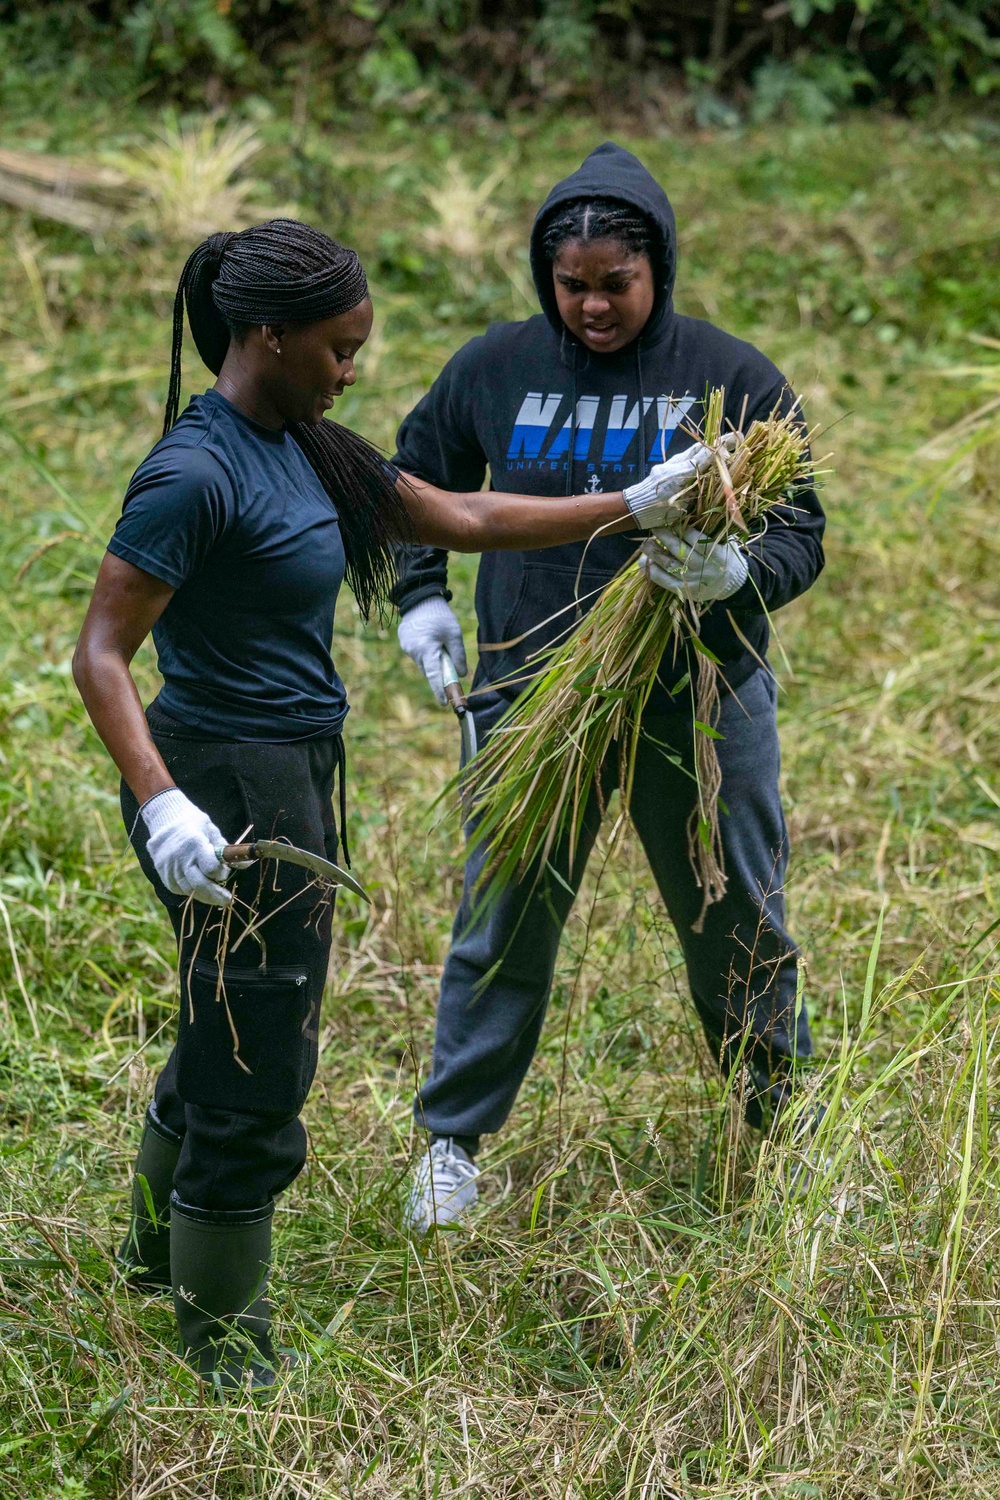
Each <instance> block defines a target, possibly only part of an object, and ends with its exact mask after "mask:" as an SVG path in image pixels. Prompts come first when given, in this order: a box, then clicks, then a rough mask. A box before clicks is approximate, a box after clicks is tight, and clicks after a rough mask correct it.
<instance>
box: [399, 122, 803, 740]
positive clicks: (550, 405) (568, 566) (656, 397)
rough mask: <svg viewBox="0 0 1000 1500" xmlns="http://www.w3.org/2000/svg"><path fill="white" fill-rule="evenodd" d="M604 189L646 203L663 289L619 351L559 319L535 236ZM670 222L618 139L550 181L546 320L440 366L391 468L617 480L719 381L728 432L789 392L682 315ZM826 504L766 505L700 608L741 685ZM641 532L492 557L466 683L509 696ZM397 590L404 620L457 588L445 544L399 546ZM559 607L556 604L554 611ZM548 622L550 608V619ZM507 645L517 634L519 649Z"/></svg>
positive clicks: (565, 482) (538, 224)
mask: <svg viewBox="0 0 1000 1500" xmlns="http://www.w3.org/2000/svg"><path fill="white" fill-rule="evenodd" d="M597 197H601V198H611V199H615V200H618V201H621V202H622V203H625V204H628V205H629V206H630V207H631V208H634V209H638V210H639V211H640V212H641V213H642V214H643V215H644V216H645V218H646V219H647V221H648V222H649V223H650V225H651V228H652V231H653V250H652V261H653V274H654V279H655V282H656V300H655V303H654V307H653V311H652V313H651V315H650V318H649V320H648V322H647V323H646V325H645V327H644V329H643V331H642V333H641V335H640V336H639V338H637V339H635V340H634V341H633V342H632V343H631V344H629V345H627V346H626V347H625V348H624V349H621V350H618V351H616V352H615V353H613V354H606V355H602V354H594V353H592V352H591V351H589V350H588V349H587V348H586V347H585V346H584V345H583V344H582V343H580V342H579V341H578V340H577V339H576V338H574V337H573V335H571V334H570V332H569V330H568V329H567V328H566V327H565V325H564V324H563V322H562V320H561V318H560V316H559V312H558V309H557V306H556V298H555V289H554V286H553V280H552V267H551V264H550V262H549V260H548V257H547V256H546V254H545V251H544V249H543V246H542V236H543V233H544V230H545V226H546V224H547V223H548V221H549V220H550V219H551V217H552V215H553V214H554V213H555V211H556V210H558V209H560V208H562V207H563V206H564V205H566V204H567V203H570V202H572V201H574V200H577V199H581V198H597ZM676 243H677V241H676V231H675V227H674V215H673V210H672V209H671V207H670V204H669V202H668V200H667V197H666V194H665V193H664V192H663V190H662V189H661V188H660V187H659V185H658V184H657V183H656V182H655V181H654V179H653V177H652V176H651V175H650V173H649V172H648V171H647V170H646V168H645V167H644V166H643V165H642V163H641V162H640V161H639V160H638V159H637V158H636V157H635V156H633V155H632V154H631V152H629V151H626V150H625V149H624V148H623V147H621V146H617V145H615V144H614V143H612V142H606V143H605V144H604V145H603V146H599V147H598V148H597V150H596V151H593V152H592V153H591V154H590V156H588V157H587V159H586V161H584V163H583V165H582V166H581V167H580V168H579V170H578V171H576V172H574V173H573V174H572V175H571V176H569V177H567V178H566V179H565V180H564V181H563V182H560V183H559V184H557V186H556V187H555V188H553V190H552V192H551V193H550V194H549V196H548V198H547V199H546V200H545V203H544V204H543V205H542V208H541V209H540V211H539V213H538V215H537V217H536V219H535V223H534V227H533V229H532V235H531V266H532V273H533V275H534V280H535V287H536V289H537V292H538V297H539V301H540V302H541V305H542V314H541V315H539V316H535V317H533V318H529V319H527V320H526V321H525V322H521V323H494V324H492V325H491V326H490V327H489V329H488V330H487V332H486V333H485V334H483V335H481V336H480V337H478V338H473V339H470V340H469V342H468V343H467V344H465V345H464V346H463V348H461V349H460V350H459V351H458V353H457V354H455V355H454V356H453V358H452V359H451V360H449V362H448V364H447V365H446V366H445V368H444V369H443V370H442V372H441V374H440V375H439V376H438V378H437V380H435V382H434V384H433V385H432V387H431V389H430V390H429V391H428V392H427V394H426V395H425V396H424V397H423V399H422V400H421V401H420V402H419V403H418V405H417V406H416V407H415V408H414V410H413V411H412V412H411V413H410V415H409V416H408V417H407V418H406V419H405V421H404V422H403V424H402V426H401V427H400V429H399V434H398V437H397V451H396V455H395V459H394V462H395V463H396V464H397V465H398V466H399V467H400V468H401V469H405V470H407V471H409V472H410V473H412V474H415V475H416V476H417V477H418V478H420V479H424V480H427V481H428V482H430V483H432V484H435V485H439V486H440V487H441V488H443V489H449V490H478V489H480V488H481V487H482V484H483V480H484V478H485V475H486V471H487V468H488V469H489V473H490V484H491V487H492V488H493V489H494V490H500V491H506V492H507V493H514V494H517V493H523V494H531V495H554V496H558V495H568V494H581V493H583V492H585V491H595V492H596V491H607V490H617V489H622V488H624V487H625V486H627V485H629V484H634V483H635V482H636V481H637V480H639V479H641V478H643V477H644V476H645V475H646V474H647V473H648V472H649V469H650V468H651V467H652V465H653V464H655V463H659V462H661V461H662V460H663V459H665V458H668V457H672V456H673V455H674V454H676V453H679V452H681V451H683V450H684V449H685V448H687V447H688V446H689V445H690V444H691V443H692V442H693V441H694V437H693V435H692V434H693V432H694V431H695V430H696V429H697V428H698V426H699V425H700V423H701V421H702V417H703V402H704V397H705V395H706V393H707V392H708V390H709V389H711V388H713V387H716V386H723V387H724V388H725V391H726V411H725V415H726V419H727V422H731V423H732V424H733V425H739V424H740V422H741V418H742V423H743V425H744V426H745V425H747V424H749V422H751V421H753V420H754V419H755V418H758V417H760V418H762V417H766V416H767V415H768V414H769V413H770V412H771V411H772V410H773V409H774V407H775V406H779V405H780V406H781V408H782V410H784V411H787V410H788V409H789V407H790V405H791V404H792V402H793V399H794V398H793V397H792V394H791V392H790V391H789V390H788V387H787V384H786V382H785V380H784V378H783V376H782V375H781V373H780V372H779V371H778V370H777V369H776V368H775V366H774V365H773V364H772V363H771V362H770V360H768V359H766V358H765V356H764V355H763V354H761V353H760V352H759V351H758V350H757V349H755V348H754V347H753V345H752V344H748V343H744V342H743V341H742V340H740V339H737V338H734V337H732V336H731V335H730V334H727V333H723V332H722V330H721V329H718V328H715V327H714V326H713V325H712V324H711V323H706V322H703V321H701V320H700V319H697V318H688V317H683V316H681V315H680V314H678V313H676V312H675V311H674V309H673V304H672V293H673V285H674V275H675V269H676V259H677V256H676ZM824 524H825V522H824V517H823V511H822V508H821V506H820V503H819V500H818V498H817V496H816V493H815V491H814V490H813V489H811V488H808V489H807V488H800V489H799V490H797V492H796V494H795V501H794V506H787V507H786V506H781V507H778V508H777V510H776V511H772V512H771V514H770V516H769V518H768V524H767V527H766V528H765V529H762V530H761V531H760V532H759V534H758V535H756V536H755V537H753V539H752V540H751V542H750V544H749V548H748V550H749V554H750V575H749V577H748V579H747V581H746V583H745V584H744V585H743V586H742V587H741V588H740V590H739V591H738V592H737V593H736V594H734V595H732V596H731V597H730V598H728V599H725V600H722V601H720V602H719V603H717V604H715V605H713V606H712V608H711V609H710V610H709V611H708V612H707V614H706V615H705V616H704V617H703V623H702V639H703V640H704V642H705V644H706V645H707V646H708V647H709V648H710V650H712V651H713V652H714V653H715V655H716V656H718V657H719V658H720V660H721V662H722V675H723V678H724V681H725V682H726V683H727V684H728V686H729V687H731V688H734V689H735V688H738V687H739V686H740V685H741V684H742V683H744V682H745V681H746V680H747V679H748V678H749V677H750V676H751V675H752V673H753V672H755V671H756V670H757V668H758V666H759V665H760V662H761V661H762V659H763V658H764V656H765V654H766V651H767V645H768V634H769V632H768V620H767V616H768V613H769V612H770V611H772V610H775V609H779V608H780V607H781V606H782V605H784V604H787V603H789V601H790V600H792V599H794V598H796V597H797V596H798V595H799V594H801V593H803V592H804V591H805V590H806V589H807V588H809V586H810V585H811V584H812V583H813V582H814V580H815V579H816V577H817V575H818V574H819V572H820V569H821V568H822V566H823V545H822V539H823V529H824ZM640 539H641V538H639V537H638V536H636V535H627V534H619V535H615V536H598V537H597V538H596V539H595V540H593V541H591V542H590V543H583V542H573V543H569V544H567V545H563V546H558V547H548V548H545V549H543V550H540V551H534V552H520V551H511V552H507V551H504V552H486V553H484V554H483V556H482V559H481V562H480V566H479V574H478V579H477V584H476V614H477V618H478V624H479V630H478V640H479V644H480V648H481V649H482V647H484V646H496V645H499V644H501V643H504V642H511V643H512V644H511V645H510V646H509V647H507V648H506V649H504V650H500V651H496V650H492V651H484V652H483V653H482V654H481V655H480V659H479V667H478V669H477V672H476V677H475V686H476V687H479V688H482V687H484V686H485V685H486V684H487V683H492V684H495V685H496V686H497V687H498V688H499V690H500V691H501V693H502V694H503V695H504V696H505V697H510V698H513V697H514V696H516V694H517V693H518V691H520V686H521V684H523V682H524V681H525V679H526V677H527V676H528V675H530V672H531V667H530V666H528V667H527V668H526V663H527V662H528V659H529V658H530V657H531V656H532V654H533V653H535V652H537V651H539V650H540V649H541V648H544V647H545V646H546V645H548V644H550V643H551V642H553V641H554V640H556V639H558V638H560V637H561V636H562V635H563V634H564V633H565V631H566V629H567V628H568V626H569V625H571V624H572V622H573V620H574V618H575V617H576V614H577V611H576V609H574V607H573V606H574V603H575V602H576V603H577V604H578V606H579V608H582V609H586V608H587V607H588V606H589V605H590V604H592V603H593V602H594V599H595V598H596V597H597V594H598V593H599V591H600V590H601V588H603V587H604V585H605V584H606V583H607V582H608V580H609V579H610V578H611V577H612V576H613V575H614V574H615V573H616V572H617V571H618V570H619V569H620V568H621V567H623V566H624V565H625V563H626V562H627V561H628V560H629V558H630V557H631V556H633V555H634V553H635V550H636V546H637V544H638V541H639V540H640ZM398 569H399V576H398V582H397V585H396V588H395V590H394V599H395V602H396V603H397V605H398V606H399V608H400V610H401V611H402V612H403V613H404V614H405V612H406V611H407V610H408V609H411V608H412V607H413V606H414V605H416V604H418V603H419V602H420V601H421V600H422V599H426V598H429V597H431V596H433V595H439V596H443V597H444V598H446V599H447V598H450V597H451V595H450V594H449V592H448V575H447V553H446V552H444V551H442V550H440V549H439V548H433V547H410V548H407V549H405V551H402V552H401V553H400V557H399V563H398ZM560 612H562V613H560ZM552 616H556V618H555V619H553V618H551V617H552ZM515 642H516V644H513V643H515ZM689 670H696V664H695V663H691V662H688V661H687V660H686V658H685V656H684V655H683V653H682V654H680V655H678V656H677V657H676V658H675V657H674V656H673V654H672V653H671V655H670V656H669V658H668V657H665V658H664V660H663V662H662V664H661V668H660V673H659V684H658V687H657V689H656V691H655V692H654V695H653V698H652V699H651V701H650V710H652V711H656V710H657V709H659V710H660V711H662V710H663V709H665V708H667V707H668V706H669V705H671V704H672V703H681V704H683V703H686V702H690V699H689V697H688V694H687V693H686V692H685V693H682V694H680V695H679V696H678V698H677V699H675V700H671V699H670V698H669V696H668V694H669V692H670V689H671V688H672V687H674V686H676V684H677V683H678V682H679V681H680V680H681V678H682V677H683V675H684V674H685V673H687V672H688V671H689Z"/></svg>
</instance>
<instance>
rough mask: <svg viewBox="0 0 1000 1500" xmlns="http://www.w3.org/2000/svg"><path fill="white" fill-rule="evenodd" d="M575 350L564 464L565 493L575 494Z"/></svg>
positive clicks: (575, 353) (574, 351) (574, 352)
mask: <svg viewBox="0 0 1000 1500" xmlns="http://www.w3.org/2000/svg"><path fill="white" fill-rule="evenodd" d="M576 362H577V351H576V349H575V348H574V350H573V393H572V395H571V397H570V408H569V461H568V462H567V464H566V493H567V495H572V494H575V490H574V488H573V469H574V466H575V464H576V402H577V379H576Z"/></svg>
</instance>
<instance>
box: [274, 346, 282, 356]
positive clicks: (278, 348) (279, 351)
mask: <svg viewBox="0 0 1000 1500" xmlns="http://www.w3.org/2000/svg"><path fill="white" fill-rule="evenodd" d="M274 352H275V354H280V353H281V345H280V344H279V345H278V347H277V349H275V351H274Z"/></svg>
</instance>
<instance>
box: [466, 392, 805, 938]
mask: <svg viewBox="0 0 1000 1500" xmlns="http://www.w3.org/2000/svg"><path fill="white" fill-rule="evenodd" d="M724 405H725V393H724V392H723V391H722V390H715V391H713V392H712V393H711V395H710V397H709V399H708V401H707V403H706V413H705V421H704V424H703V430H702V432H701V433H699V434H692V435H694V436H698V437H700V439H701V441H702V442H704V443H706V444H708V445H709V446H710V447H712V448H713V449H714V450H715V457H714V462H712V463H711V464H709V465H708V467H706V468H705V469H703V470H702V471H701V472H700V473H699V475H698V476H697V478H696V479H695V480H693V481H692V483H691V484H690V485H689V486H688V487H687V489H685V490H683V491H682V492H681V493H680V494H679V495H677V496H676V497H675V500H674V508H673V510H672V512H671V516H670V519H669V523H668V524H669V525H670V527H671V529H672V530H676V531H677V532H679V533H683V532H684V531H685V530H687V528H688V527H690V526H696V527H698V528H699V529H700V530H701V531H703V532H705V533H707V534H708V535H709V536H711V537H713V538H716V539H718V540H719V541H720V542H725V541H729V540H731V539H737V538H741V537H744V536H746V535H747V533H748V532H749V530H750V528H751V527H752V526H755V523H757V522H761V521H762V520H763V519H764V518H765V517H766V515H767V512H768V511H769V510H770V509H771V508H772V507H773V506H775V505H777V504H779V503H781V504H784V505H789V504H792V503H794V502H793V493H794V489H795V487H796V484H797V483H801V482H802V479H803V477H804V475H803V470H804V467H805V464H806V458H807V444H808V434H807V433H806V431H805V429H804V428H803V426H802V423H801V419H800V418H799V417H798V416H797V414H796V413H794V412H792V413H790V414H788V415H785V416H782V415H781V414H780V412H779V410H778V409H777V408H776V409H775V410H774V411H773V412H772V413H771V415H770V416H769V417H768V418H767V419H766V420H765V421H757V422H754V423H752V425H751V426H750V428H749V429H748V431H747V432H746V433H742V432H738V433H737V435H736V446H735V449H734V450H733V451H732V452H730V451H729V450H728V448H727V446H726V445H725V444H724V441H723V439H724V436H725V435H724V434H723V432H722V421H723V411H724ZM731 441H732V440H731V439H730V442H731ZM755 529H757V528H756V527H755ZM634 562H635V560H634V559H632V562H631V564H630V565H629V566H627V567H626V568H624V569H623V570H622V571H621V572H620V573H618V574H617V575H616V576H615V577H614V578H613V579H612V581H611V582H610V583H609V584H608V586H607V588H606V589H605V590H604V591H603V593H602V594H601V596H600V598H599V599H598V601H597V603H596V604H595V605H594V607H593V609H592V610H591V611H590V613H589V614H588V615H587V617H586V618H585V619H584V620H583V622H582V623H581V624H580V625H579V626H577V628H576V629H575V630H574V631H573V632H572V634H571V635H569V636H568V637H567V638H566V639H565V640H564V641H563V642H562V644H561V645H559V646H557V647H556V648H555V649H554V650H552V651H551V652H549V653H546V655H547V663H546V665H545V666H544V669H543V670H542V671H541V673H540V675H539V676H538V677H536V679H535V681H534V683H533V685H532V687H531V688H530V689H529V690H528V691H527V692H526V693H525V694H524V695H523V696H522V697H520V698H519V699H518V701H517V702H516V703H515V704H514V706H513V707H512V708H511V709H510V710H509V711H508V712H507V713H506V714H505V715H504V717H503V719H501V721H500V723H499V724H498V726H497V728H496V729H495V731H494V733H493V735H492V737H491V738H490V740H489V741H488V743H487V745H486V746H485V748H484V749H483V750H482V751H481V753H480V754H479V755H477V756H476V757H475V759H474V760H473V761H472V762H471V764H470V765H469V766H467V767H466V768H465V770H464V771H463V772H462V774H461V776H460V778H456V779H455V782H453V783H452V785H453V786H454V785H457V784H458V783H459V782H460V784H461V791H462V793H463V798H464V800H465V805H466V807H467V808H468V809H469V810H470V811H471V814H472V817H473V818H474V820H475V826H474V829H473V832H472V834H471V842H472V844H473V846H480V845H482V846H485V847H486V848H488V850H489V858H488V859H487V861H486V865H485V868H484V872H483V876H482V880H481V882H480V887H479V892H478V906H477V910H478V911H479V912H482V911H483V910H484V909H486V908H488V907H489V906H490V905H492V904H493V902H494V901H495V899H496V896H497V895H498V894H499V892H500V890H501V889H502V888H503V887H504V886H505V885H507V884H508V883H510V882H511V881H514V880H519V879H522V878H523V877H524V875H525V873H526V872H527V871H529V870H532V869H534V870H535V872H536V874H535V878H536V879H537V878H538V877H539V876H540V875H541V873H542V871H543V870H544V869H545V867H546V863H547V861H548V860H549V859H550V857H551V855H552V853H553V851H554V850H555V849H557V848H558V847H559V846H560V845H561V844H562V842H563V840H566V842H567V846H568V851H569V861H570V864H572V861H573V858H574V856H575V852H576V845H577V841H578V839H579V835H580V830H581V824H582V819H583V815H584V811H585V809H586V806H587V802H588V799H589V797H590V794H591V792H592V790H593V787H594V785H595V778H596V777H597V776H598V772H599V770H600V766H601V763H602V762H603V760H604V758H605V756H606V755H607V753H608V751H609V750H610V748H611V746H612V744H615V743H616V744H617V746H618V754H619V776H620V789H621V794H622V801H623V806H624V807H626V808H627V807H628V803H629V797H630V793H631V788H632V780H633V776H634V771H635V760H636V752H637V750H638V746H639V738H640V734H641V732H642V731H641V721H642V714H643V710H644V708H645V706H646V703H647V701H648V699H649V695H650V692H651V691H652V688H653V685H654V683H655V681H656V674H657V670H658V668H659V665H660V661H661V659H662V657H663V655H664V653H665V652H670V653H671V655H673V654H675V653H676V652H678V651H683V650H684V649H685V647H686V646H690V648H692V649H691V652H690V653H689V655H688V660H689V663H690V665H691V667H692V670H691V673H690V676H689V677H687V678H686V679H685V680H683V685H682V687H681V691H683V690H684V688H687V690H688V691H689V692H690V693H691V697H692V708H693V714H692V718H693V734H694V767H695V781H696V795H695V796H694V797H693V804H694V805H693V810H692V814H691V819H690V822H689V825H688V849H689V854H690V857H691V862H692V866H693V868H694V871H695V875H696V878H697V880H698V884H699V886H700V888H701V890H702V892H703V898H704V899H703V906H702V911H701V914H700V916H699V918H698V922H697V923H696V930H700V929H701V924H702V922H703V920H704V915H705V910H706V909H707V907H708V906H709V905H710V904H711V903H712V902H713V901H718V900H719V899H720V898H721V897H722V895H723V894H724V892H725V888H726V879H725V871H724V868H723V859H722V845H721V838H720V833H719V786H720V782H721V776H720V771H719V762H718V755H717V753H716V749H715V743H714V741H715V740H716V739H718V738H719V736H718V732H717V730H716V729H715V727H714V726H715V722H716V720H717V717H718V710H719V672H718V666H719V663H718V658H717V657H715V656H714V655H713V654H712V652H711V651H710V650H709V649H708V647H707V646H705V645H704V643H703V642H702V640H701V638H700V617H701V614H702V613H703V612H704V610H705V609H707V608H708V606H707V605H702V606H698V605H694V604H691V603H688V604H685V603H683V602H682V601H681V600H680V599H678V598H677V597H676V595H674V594H672V593H670V592H669V591H667V590H664V589H661V588H659V587H658V586H657V585H656V584H652V583H650V582H648V580H647V578H646V576H645V574H644V573H643V572H642V571H640V569H639V568H638V567H636V566H635V565H634ZM540 656H541V653H539V657H536V658H534V660H539V658H540Z"/></svg>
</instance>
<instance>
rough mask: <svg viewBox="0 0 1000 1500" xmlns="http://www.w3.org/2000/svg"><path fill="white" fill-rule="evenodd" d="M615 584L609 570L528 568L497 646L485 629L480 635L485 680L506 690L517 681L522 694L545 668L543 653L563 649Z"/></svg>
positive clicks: (530, 565) (524, 568)
mask: <svg viewBox="0 0 1000 1500" xmlns="http://www.w3.org/2000/svg"><path fill="white" fill-rule="evenodd" d="M609 582H610V577H609V575H608V573H607V572H606V571H605V570H604V569H603V568H602V569H594V568H583V569H582V570H580V569H577V568H574V567H559V566H555V565H553V564H552V563H548V562H546V563H541V564H539V563H531V562H527V563H524V564H523V565H522V571H521V581H520V587H519V588H518V591H517V594H516V595H515V597H514V602H513V604H512V605H511V607H510V608H509V610H508V611H507V613H506V615H505V616H502V617H501V619H502V623H501V626H500V630H499V632H498V638H497V639H495V640H492V641H491V640H490V639H489V638H488V637H487V635H486V632H485V631H484V630H481V631H480V641H479V650H480V653H481V655H480V667H481V673H482V675H483V676H484V677H485V678H486V679H487V680H488V681H490V682H494V683H497V685H498V686H504V685H505V682H504V680H505V679H509V678H517V679H518V682H517V683H515V682H511V683H510V687H511V689H512V690H517V689H518V688H519V685H520V684H522V683H523V682H524V681H525V679H526V678H527V677H529V676H531V675H533V674H534V673H535V672H537V671H538V670H539V668H540V667H541V666H543V665H544V663H543V662H541V661H538V660H537V659H536V658H537V657H538V654H539V652H547V651H549V650H551V649H552V647H553V646H557V645H561V643H562V642H563V641H564V640H565V639H566V637H567V636H568V635H569V634H570V633H571V631H572V630H573V629H574V627H575V626H576V625H577V624H578V623H579V621H580V620H581V619H582V618H583V616H584V615H585V614H586V613H587V612H588V610H590V609H591V608H593V606H594V604H596V602H597V600H598V598H599V597H600V593H601V590H602V589H604V588H605V587H606V586H607V584H608V583H609ZM484 623H485V622H484Z"/></svg>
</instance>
